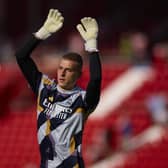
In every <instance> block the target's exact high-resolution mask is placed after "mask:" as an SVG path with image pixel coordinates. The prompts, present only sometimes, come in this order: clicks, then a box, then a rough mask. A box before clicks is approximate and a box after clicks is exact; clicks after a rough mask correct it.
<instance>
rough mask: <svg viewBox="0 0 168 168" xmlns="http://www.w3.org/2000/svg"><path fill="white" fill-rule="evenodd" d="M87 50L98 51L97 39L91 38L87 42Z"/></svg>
mask: <svg viewBox="0 0 168 168" xmlns="http://www.w3.org/2000/svg"><path fill="white" fill-rule="evenodd" d="M85 50H86V51H88V52H97V51H98V49H97V40H96V39H89V40H87V41H86V42H85Z"/></svg>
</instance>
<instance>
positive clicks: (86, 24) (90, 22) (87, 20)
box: [77, 17, 98, 52]
mask: <svg viewBox="0 0 168 168" xmlns="http://www.w3.org/2000/svg"><path fill="white" fill-rule="evenodd" d="M77 30H78V31H79V33H80V34H81V36H82V38H83V39H84V41H85V50H86V51H89V52H93V51H98V49H97V36H98V24H97V22H96V20H95V19H94V18H91V17H84V18H83V19H81V24H78V25H77Z"/></svg>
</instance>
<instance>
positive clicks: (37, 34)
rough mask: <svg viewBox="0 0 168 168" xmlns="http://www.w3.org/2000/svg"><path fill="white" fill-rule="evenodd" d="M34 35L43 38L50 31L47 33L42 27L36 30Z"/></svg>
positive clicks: (49, 34)
mask: <svg viewBox="0 0 168 168" xmlns="http://www.w3.org/2000/svg"><path fill="white" fill-rule="evenodd" d="M35 36H36V37H37V38H39V39H41V40H45V39H47V38H48V37H49V36H51V33H49V32H48V31H47V30H46V29H45V28H44V27H42V28H40V29H39V30H38V32H36V33H35Z"/></svg>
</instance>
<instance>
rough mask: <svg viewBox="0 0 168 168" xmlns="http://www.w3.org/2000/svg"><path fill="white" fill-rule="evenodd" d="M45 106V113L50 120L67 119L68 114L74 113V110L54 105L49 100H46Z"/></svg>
mask: <svg viewBox="0 0 168 168" xmlns="http://www.w3.org/2000/svg"><path fill="white" fill-rule="evenodd" d="M43 106H44V107H45V110H44V113H45V114H46V115H47V116H48V117H50V118H53V117H55V118H59V119H66V118H67V116H68V114H70V113H72V109H71V108H69V107H64V106H61V105H59V104H56V103H54V104H52V103H51V102H49V101H48V99H47V98H46V99H44V101H43Z"/></svg>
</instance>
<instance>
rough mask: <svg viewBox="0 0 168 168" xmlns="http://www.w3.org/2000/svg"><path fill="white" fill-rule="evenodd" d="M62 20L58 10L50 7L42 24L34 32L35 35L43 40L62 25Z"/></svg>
mask: <svg viewBox="0 0 168 168" xmlns="http://www.w3.org/2000/svg"><path fill="white" fill-rule="evenodd" d="M63 21H64V18H63V16H62V15H61V13H60V12H59V11H58V10H56V9H50V11H49V14H48V17H47V19H46V21H45V22H44V25H43V26H42V27H41V28H40V29H39V30H38V32H36V33H35V36H36V37H37V38H39V39H42V40H45V39H46V38H48V37H49V36H51V34H52V33H55V32H57V31H58V30H59V29H60V28H61V27H62V26H63Z"/></svg>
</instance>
